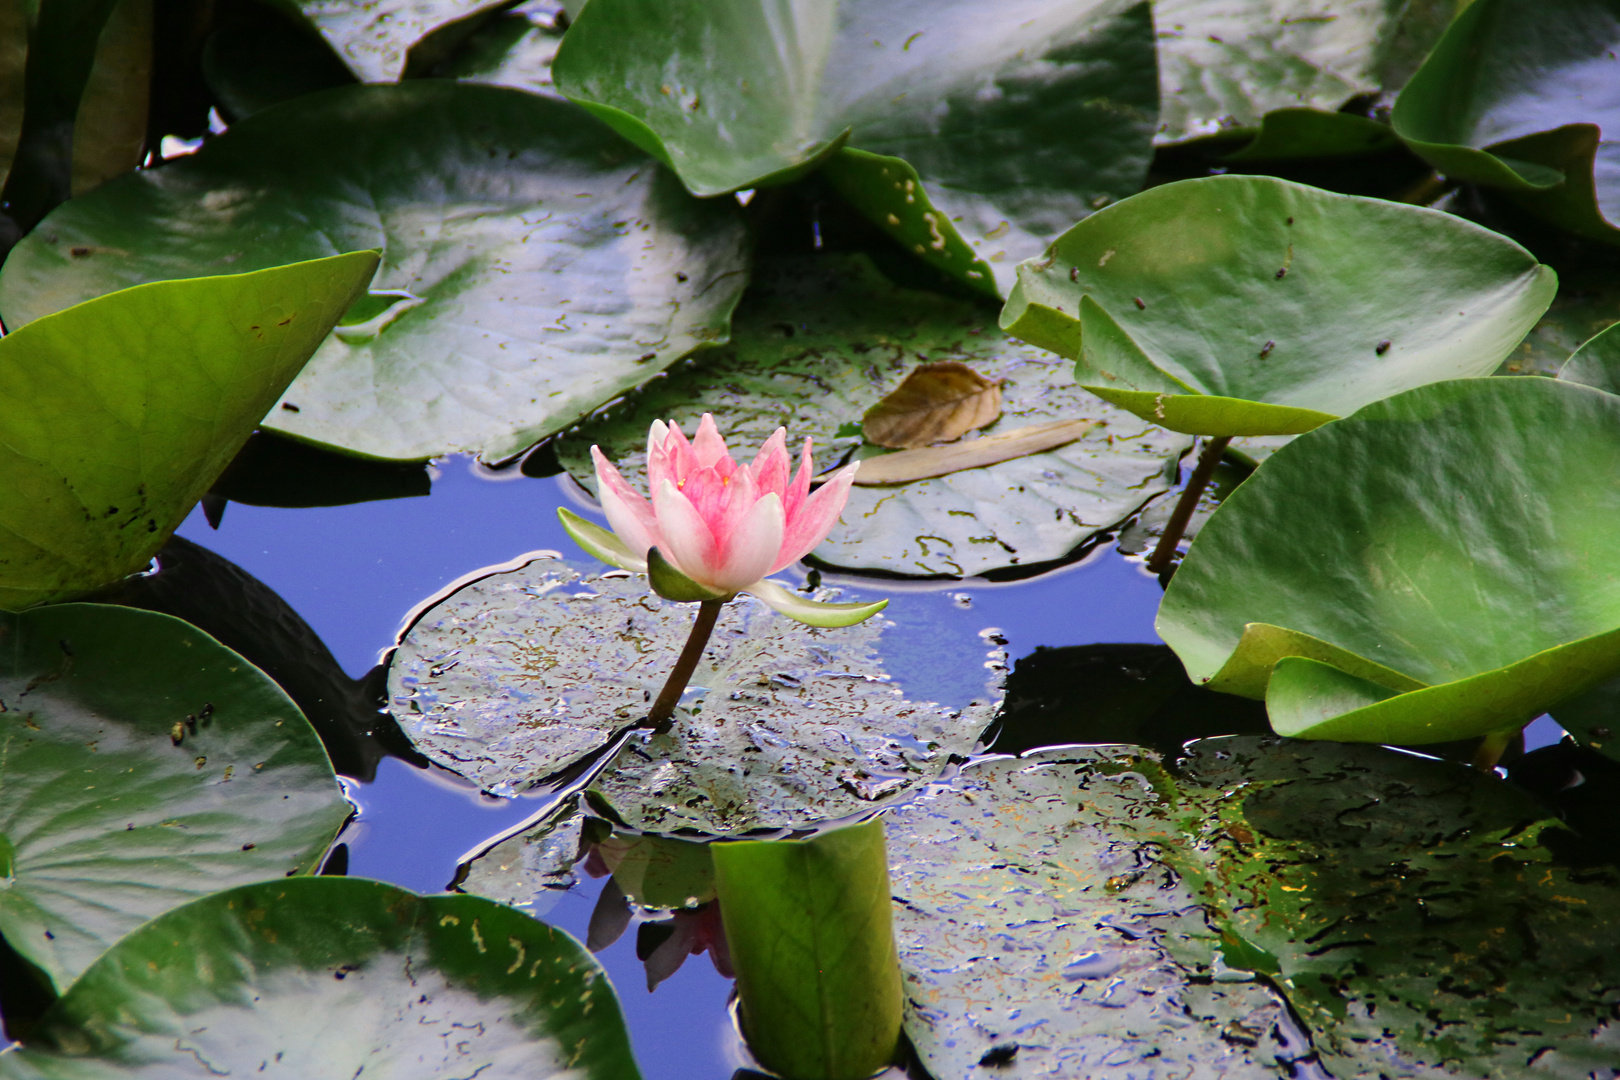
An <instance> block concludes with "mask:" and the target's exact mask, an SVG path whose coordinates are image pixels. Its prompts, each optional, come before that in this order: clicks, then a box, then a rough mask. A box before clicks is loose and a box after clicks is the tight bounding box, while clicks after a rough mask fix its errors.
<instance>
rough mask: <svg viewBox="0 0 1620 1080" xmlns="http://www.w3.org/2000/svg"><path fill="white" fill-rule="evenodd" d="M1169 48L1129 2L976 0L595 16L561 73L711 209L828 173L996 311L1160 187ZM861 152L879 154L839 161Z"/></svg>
mask: <svg viewBox="0 0 1620 1080" xmlns="http://www.w3.org/2000/svg"><path fill="white" fill-rule="evenodd" d="M1153 45H1154V43H1153V25H1152V18H1151V16H1150V13H1149V7H1148V5H1147V4H1145V3H1138V4H1135V5H1128V4H1124V3H1118V2H1112V0H1103V2H1098V0H1085V2H1078V3H1056V4H1054V3H1050V2H1046V0H1018V2H1016V3H1012V4H1003V5H1001V6H1000V7H999V8H997V9H996V11H995V12H994V13H993V14H987V13H986V12H985V10H984V9H983V7H982V6H981V5H979V4H976V3H970V2H964V0H951V2H941V3H934V4H931V5H928V6H927V7H926V8H922V7H916V6H913V5H906V4H900V3H894V2H892V0H843V2H841V3H828V4H822V5H816V6H814V7H811V8H804V9H802V10H800V9H792V13H791V14H785V13H781V12H778V10H777V8H776V6H775V5H774V4H771V3H765V2H761V0H750V2H747V3H737V4H705V5H699V6H697V7H694V8H686V7H678V6H671V5H669V4H667V3H662V2H658V0H592V3H591V4H590V5H589V6H588V7H586V8H585V10H584V11H583V12H582V13H581V14H580V16H579V19H578V20H577V21H576V22H575V23H574V24H573V25H572V26H571V27H569V30H568V35H567V37H566V38H565V39H564V42H563V46H562V48H561V50H560V51H559V52H558V54H557V60H556V65H555V76H556V80H557V85H558V87H559V88H561V89H562V91H563V92H564V93H565V94H567V95H568V96H569V97H570V98H571V99H573V100H574V101H577V102H579V103H580V104H582V105H585V106H586V107H587V108H589V109H591V110H592V111H593V112H595V113H596V114H597V115H598V116H600V117H601V118H602V119H603V120H604V121H605V122H606V123H608V124H609V125H611V126H613V127H614V129H615V130H617V131H619V132H620V133H621V134H623V135H624V136H625V137H626V138H629V139H630V140H631V141H633V142H635V143H636V144H637V145H639V146H641V147H643V148H644V149H646V150H648V151H649V152H650V153H653V154H655V155H658V156H659V158H660V159H661V160H663V161H666V162H668V163H670V164H671V165H672V167H673V168H674V169H675V171H676V172H678V173H679V174H680V176H681V179H682V180H684V181H685V182H686V185H687V187H689V188H690V189H691V190H692V191H694V192H696V193H697V194H699V195H714V194H720V193H723V192H728V191H734V190H736V189H738V188H752V187H757V186H761V185H768V184H773V183H778V182H781V181H784V180H788V179H791V178H793V177H795V176H799V175H802V174H804V173H805V172H808V171H810V170H812V169H814V168H817V167H819V166H821V165H822V164H827V165H828V166H829V169H830V170H831V171H830V175H831V177H832V179H833V180H834V183H835V184H836V185H837V186H839V187H840V188H842V189H844V190H845V192H846V194H849V195H851V197H852V201H853V202H854V203H855V204H856V205H857V206H858V207H860V208H861V209H862V211H863V212H865V213H866V214H868V215H869V216H870V217H871V218H872V220H873V221H875V222H876V223H877V224H878V225H880V226H881V227H883V228H885V229H888V230H889V231H890V232H892V233H894V234H895V235H896V236H898V237H900V238H901V239H902V241H903V242H904V243H905V244H906V246H907V247H908V248H910V249H913V250H915V252H916V254H918V255H919V256H920V257H922V258H924V259H927V260H929V261H930V262H933V263H934V264H935V265H937V266H939V267H940V268H941V269H944V270H945V271H946V272H948V273H951V274H954V275H955V276H957V277H958V278H960V279H961V280H963V281H964V282H966V283H968V284H969V285H972V286H974V287H976V288H979V289H981V290H982V291H985V292H987V293H989V294H991V295H995V294H997V292H998V290H999V291H1003V292H1004V291H1005V290H1006V289H1007V288H1008V287H1010V286H1011V284H1012V267H1013V265H1014V264H1015V263H1016V262H1017V261H1018V260H1019V259H1023V258H1027V257H1029V256H1031V255H1035V254H1038V253H1039V252H1040V250H1041V248H1042V247H1044V246H1045V244H1046V242H1047V241H1048V240H1050V239H1051V238H1052V237H1053V236H1055V235H1057V233H1058V232H1060V231H1061V230H1062V229H1064V228H1066V227H1068V226H1069V225H1071V224H1073V223H1074V221H1075V220H1076V219H1078V218H1081V217H1084V216H1085V215H1086V214H1087V213H1089V212H1091V211H1092V210H1094V209H1096V208H1097V207H1099V206H1103V205H1106V204H1107V203H1109V202H1112V201H1115V200H1118V199H1122V198H1124V197H1126V196H1128V195H1130V194H1131V193H1133V192H1134V191H1136V190H1137V189H1138V188H1139V187H1140V186H1141V184H1142V181H1143V179H1144V177H1145V176H1146V173H1147V166H1148V164H1149V160H1150V157H1151V140H1152V135H1153V128H1154V122H1155V117H1156V115H1157V107H1158V94H1157V80H1156V76H1155V70H1154V52H1153ZM846 140H847V145H848V146H849V147H850V148H851V149H854V150H859V151H862V152H863V155H864V156H857V157H856V158H854V159H844V160H842V161H840V160H838V159H837V157H836V156H835V155H837V154H838V152H839V148H840V147H842V146H844V145H845V144H846ZM874 155H876V156H878V157H880V158H882V159H884V160H882V161H874V160H872V159H873V156H874ZM912 170H914V171H912ZM920 189H926V193H924V191H922V190H920ZM992 278H999V280H991V279H992Z"/></svg>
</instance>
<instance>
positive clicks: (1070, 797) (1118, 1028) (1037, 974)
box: [886, 747, 1309, 1080]
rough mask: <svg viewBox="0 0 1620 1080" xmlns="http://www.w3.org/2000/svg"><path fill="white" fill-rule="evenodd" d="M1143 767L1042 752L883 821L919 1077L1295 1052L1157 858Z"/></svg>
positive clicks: (1234, 1067)
mask: <svg viewBox="0 0 1620 1080" xmlns="http://www.w3.org/2000/svg"><path fill="white" fill-rule="evenodd" d="M1146 775H1151V776H1153V777H1155V778H1158V777H1162V776H1163V771H1162V769H1161V768H1160V766H1159V765H1158V762H1157V758H1156V756H1155V755H1153V754H1151V753H1148V752H1146V751H1141V750H1137V749H1135V748H1130V747H1100V748H1087V749H1083V750H1069V751H1065V750H1046V751H1041V752H1038V753H1036V754H1033V755H1031V756H1030V757H1028V758H1024V759H1018V760H1015V759H1006V758H1003V759H1000V760H990V761H984V762H981V763H979V764H976V765H974V766H972V767H970V768H968V769H965V770H964V771H963V773H962V774H961V776H959V777H958V778H957V779H956V781H955V782H954V783H953V784H952V785H951V787H950V788H948V789H935V790H933V791H930V792H928V793H927V794H925V795H922V796H920V797H919V798H917V799H916V800H914V801H913V802H911V803H909V804H907V805H906V806H904V807H901V808H899V809H898V810H896V811H894V812H893V813H891V814H890V815H888V817H887V819H886V820H887V822H888V827H889V856H890V862H889V866H890V875H891V877H892V879H893V888H894V896H895V901H896V903H895V907H894V921H895V934H896V936H897V938H898V940H899V946H900V963H901V969H902V971H903V972H904V974H905V990H906V1022H905V1028H906V1034H907V1035H908V1036H910V1038H911V1042H912V1045H913V1046H915V1047H916V1048H917V1051H918V1054H919V1055H920V1056H921V1058H922V1061H923V1063H924V1065H926V1066H927V1068H928V1070H929V1072H930V1073H931V1074H933V1075H935V1076H976V1075H980V1074H983V1075H1002V1072H1001V1071H999V1070H993V1069H992V1068H991V1067H990V1066H995V1065H997V1064H998V1063H1002V1064H1005V1066H1006V1075H1011V1076H1020V1077H1036V1076H1039V1077H1047V1076H1050V1077H1061V1078H1065V1080H1068V1078H1072V1080H1126V1078H1131V1077H1140V1076H1143V1075H1198V1076H1224V1077H1235V1078H1236V1077H1241V1078H1245V1080H1247V1078H1251V1077H1252V1078H1260V1077H1269V1076H1273V1075H1275V1074H1274V1073H1273V1071H1272V1069H1271V1068H1268V1066H1273V1065H1274V1063H1277V1062H1279V1060H1287V1059H1291V1058H1299V1057H1303V1056H1305V1055H1306V1054H1307V1053H1308V1052H1309V1046H1308V1044H1304V1040H1303V1039H1299V1038H1297V1036H1296V1037H1295V1038H1289V1037H1288V1036H1287V1035H1286V1034H1284V1032H1285V1030H1287V1029H1291V1028H1292V1024H1291V1022H1290V1021H1289V1020H1288V1017H1287V1012H1286V1010H1285V1009H1284V1008H1283V1006H1282V1005H1281V1003H1280V1002H1279V1001H1278V1000H1277V999H1276V998H1275V997H1274V996H1273V995H1272V994H1271V993H1270V992H1268V990H1267V989H1266V988H1265V987H1264V986H1263V985H1262V984H1260V983H1257V982H1255V981H1252V979H1251V977H1249V976H1248V975H1247V974H1246V973H1243V972H1233V971H1231V970H1230V969H1229V968H1227V967H1226V966H1225V965H1224V964H1222V965H1219V966H1217V965H1216V963H1215V957H1216V955H1217V954H1216V952H1215V945H1216V944H1217V939H1216V937H1215V934H1214V933H1213V932H1212V931H1211V930H1210V929H1209V927H1208V926H1206V925H1205V924H1204V921H1203V919H1202V917H1201V914H1200V913H1199V911H1198V908H1197V899H1196V897H1195V894H1194V893H1193V892H1191V891H1189V890H1188V889H1187V887H1186V886H1184V885H1182V884H1180V883H1179V882H1177V881H1176V880H1175V879H1174V878H1173V877H1172V876H1170V875H1167V874H1166V872H1165V870H1164V868H1163V867H1162V866H1161V865H1155V864H1156V863H1157V862H1158V861H1159V860H1158V857H1157V855H1156V854H1155V852H1156V847H1157V845H1158V842H1159V839H1158V837H1157V836H1154V835H1153V833H1154V828H1155V827H1157V829H1159V830H1162V831H1169V832H1171V833H1172V834H1174V825H1173V824H1172V821H1173V818H1172V816H1171V814H1172V813H1173V810H1172V811H1171V812H1167V809H1168V808H1163V807H1161V805H1160V803H1159V801H1158V799H1157V798H1156V797H1155V795H1154V792H1153V789H1152V788H1151V787H1150V786H1149V785H1148V784H1147V783H1145V782H1144V777H1145V776H1146ZM1176 816H1179V815H1176ZM1141 819H1147V820H1146V821H1142V824H1143V825H1145V826H1147V827H1146V828H1142V829H1141V830H1140V832H1141V833H1145V834H1147V835H1138V825H1137V823H1138V822H1139V821H1141ZM1172 946H1174V948H1175V951H1174V953H1172V951H1171V950H1172ZM1199 951H1202V953H1203V958H1202V960H1199V959H1196V958H1194V956H1193V954H1194V953H1197V952H1199ZM980 1066H985V1067H983V1068H981V1067H980ZM1150 1070H1151V1072H1150ZM1280 1071H1282V1073H1283V1075H1288V1072H1287V1070H1286V1069H1284V1070H1280ZM1294 1075H1298V1074H1294Z"/></svg>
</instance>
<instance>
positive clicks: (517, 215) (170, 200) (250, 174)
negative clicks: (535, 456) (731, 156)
mask: <svg viewBox="0 0 1620 1080" xmlns="http://www.w3.org/2000/svg"><path fill="white" fill-rule="evenodd" d="M738 215H739V208H738V207H737V206H736V205H735V204H734V203H730V204H728V201H726V200H717V201H711V202H706V203H705V202H700V201H698V200H696V199H693V198H691V197H690V196H688V195H687V194H686V193H685V192H684V191H682V190H681V188H680V185H679V183H677V182H676V181H675V179H674V178H673V177H671V176H669V175H668V174H666V173H664V172H663V171H662V170H660V169H659V168H657V167H656V166H655V165H654V164H653V163H652V162H651V161H650V160H648V159H647V158H645V157H643V156H641V155H640V154H637V153H636V152H635V151H634V150H632V149H631V148H629V147H628V146H625V145H624V144H623V143H622V142H620V141H619V140H618V139H617V138H616V137H615V136H614V135H613V134H612V133H611V132H608V131H606V130H604V129H603V128H602V127H601V126H600V125H598V124H596V123H595V122H594V121H592V120H591V119H590V118H589V117H588V116H586V115H585V114H584V113H582V112H581V111H580V110H578V109H576V108H574V107H573V106H570V105H568V104H566V103H564V102H559V101H551V100H547V99H543V98H539V97H536V96H534V95H532V94H525V93H522V92H520V91H516V90H507V89H501V88H497V87H488V86H473V85H464V84H455V83H450V82H441V81H436V80H434V81H420V82H416V83H412V84H406V85H400V86H356V87H347V88H340V89H336V90H330V91H327V92H325V93H320V94H314V95H309V96H306V97H302V98H298V99H296V100H294V101H290V102H287V103H285V104H283V105H280V106H277V107H275V108H271V109H266V110H264V111H263V112H259V113H255V114H254V115H252V116H250V117H248V119H246V120H244V121H242V122H241V123H239V124H237V125H236V126H234V127H232V128H231V130H230V131H229V132H227V133H226V134H224V135H222V136H220V137H218V138H216V139H212V140H210V141H209V142H208V144H207V145H206V146H204V147H203V149H202V150H200V151H198V152H197V153H196V154H194V155H192V156H190V157H188V158H186V159H184V160H183V161H177V162H174V163H172V164H169V165H166V166H165V167H164V168H162V169H150V170H143V171H142V172H139V173H136V174H134V175H130V176H126V177H121V178H119V179H118V180H116V181H113V182H111V183H108V184H105V185H103V186H102V187H101V188H99V189H97V190H96V191H95V192H94V193H92V194H91V195H89V196H87V197H85V198H83V199H76V200H74V201H73V202H72V203H70V204H67V205H65V206H63V207H61V208H60V209H59V210H57V211H56V213H55V214H53V215H52V217H51V218H50V221H49V223H48V224H45V225H43V226H42V227H41V228H39V229H37V230H36V231H35V232H34V233H33V234H32V235H30V236H29V237H27V238H26V239H25V240H24V241H23V242H22V243H20V244H19V245H18V246H17V248H16V249H15V250H13V252H12V254H11V257H10V258H9V259H8V260H7V262H6V265H5V268H4V271H3V272H0V312H3V313H5V315H6V318H7V320H8V325H21V324H24V323H27V322H29V321H30V320H32V319H36V318H38V317H39V316H41V315H44V314H46V313H48V312H50V311H53V310H56V309H57V308H60V307H64V306H66V305H67V304H70V303H73V302H75V301H77V300H79V299H82V298H85V297H88V296H94V295H97V294H99V293H102V292H108V291H111V290H112V289H116V288H121V287H123V286H126V285H130V284H134V283H136V282H139V281H146V280H151V279H154V278H177V277H194V276H198V275H201V274H207V273H217V272H218V270H219V269H220V268H221V267H225V266H229V267H232V268H235V269H245V268H248V267H251V266H260V265H275V264H278V263H283V262H288V261H291V260H294V259H299V258H306V257H309V256H313V255H320V254H326V253H329V252H330V251H331V250H332V249H333V247H334V246H336V247H339V248H342V247H377V248H379V249H380V250H381V251H382V253H383V262H382V266H381V268H380V269H379V271H378V274H377V277H376V280H375V281H374V282H373V284H372V292H371V294H370V296H369V297H368V298H367V299H366V300H365V301H364V302H362V303H360V304H357V305H356V306H355V308H354V309H353V310H351V311H350V313H349V314H348V316H347V317H346V318H345V320H344V323H343V325H341V326H340V327H339V328H338V330H337V332H336V333H335V334H334V335H332V337H331V338H329V339H328V340H327V342H326V343H325V344H324V345H323V346H322V347H321V349H320V351H319V352H317V353H316V355H315V357H314V359H313V360H312V361H311V362H310V364H309V367H308V369H307V370H306V371H305V372H304V374H303V375H302V376H300V378H299V379H298V381H297V382H295V383H294V384H293V386H292V388H291V389H290V390H289V391H288V393H287V394H286V395H285V397H284V398H283V399H282V401H281V405H280V407H279V408H277V409H276V410H274V412H272V414H271V416H270V417H269V418H267V420H266V424H267V425H268V426H270V427H272V428H274V429H276V430H278V431H282V432H285V433H287V434H289V435H293V436H296V437H298V438H301V439H305V440H308V441H312V442H319V443H325V444H327V445H330V446H335V447H340V448H343V449H346V450H349V451H351V452H354V453H358V454H364V455H368V456H372V457H380V458H398V459H411V458H425V457H431V456H434V455H437V454H443V453H447V452H451V451H476V452H478V453H480V454H482V455H483V456H484V457H485V458H486V459H502V458H506V457H510V456H511V455H513V454H515V453H517V452H518V451H520V450H522V449H523V448H524V447H526V446H528V445H529V444H530V443H532V442H534V441H535V440H536V439H539V438H541V437H543V436H545V435H547V434H550V433H551V432H553V431H555V430H557V429H558V428H560V427H562V426H564V425H566V424H569V423H572V422H574V421H575V420H577V419H578V418H579V417H580V416H582V415H584V414H586V413H588V412H590V411H591V410H593V409H595V408H596V407H598V406H599V405H601V404H602V402H604V401H606V400H608V399H610V398H612V397H613V396H614V395H616V394H620V393H622V392H624V391H625V390H627V389H629V388H630V387H633V386H635V385H637V384H638V383H641V382H644V381H646V380H647V379H649V378H651V377H652V376H653V375H655V374H656V373H657V372H659V371H660V370H662V369H663V368H665V367H667V366H668V365H669V364H671V363H674V362H675V361H676V360H678V359H679V358H681V357H683V356H685V355H686V354H687V353H689V352H691V351H692V350H693V349H696V348H698V347H699V346H701V345H705V344H711V343H713V342H716V341H722V340H724V339H725V337H726V332H727V330H726V328H727V325H728V321H729V319H730V314H731V308H732V305H733V304H734V303H735V302H736V299H737V297H738V295H739V294H740V293H741V291H742V288H743V284H744V281H745V278H746V275H745V273H744V269H745V267H746V254H745V251H744V237H743V231H742V223H741V220H740V218H739V216H738ZM75 251H78V252H80V254H78V255H74V254H73V253H74V252H75ZM86 252H88V253H86Z"/></svg>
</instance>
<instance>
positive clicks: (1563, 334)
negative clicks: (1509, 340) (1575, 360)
mask: <svg viewBox="0 0 1620 1080" xmlns="http://www.w3.org/2000/svg"><path fill="white" fill-rule="evenodd" d="M1601 250H1603V251H1604V253H1607V249H1601ZM1616 320H1620V267H1616V266H1615V265H1614V261H1613V260H1612V259H1601V260H1598V259H1594V260H1592V261H1591V262H1590V263H1588V264H1587V265H1583V266H1575V267H1566V268H1561V269H1560V270H1559V272H1558V295H1557V297H1555V298H1554V299H1553V302H1552V306H1551V307H1549V308H1548V309H1547V311H1546V313H1545V314H1544V315H1542V317H1541V321H1540V322H1538V323H1536V325H1535V328H1534V329H1532V330H1531V331H1530V333H1529V335H1528V336H1526V337H1525V339H1524V340H1523V341H1522V342H1520V343H1519V347H1518V348H1516V349H1514V350H1513V352H1512V353H1510V354H1509V355H1508V357H1507V359H1506V360H1505V361H1503V363H1502V366H1501V367H1500V368H1498V369H1497V372H1496V374H1498V375H1545V376H1547V377H1548V378H1552V377H1553V376H1556V375H1557V374H1558V372H1559V369H1560V368H1562V367H1563V366H1564V364H1565V363H1566V362H1567V361H1568V360H1569V357H1570V354H1571V353H1573V352H1574V351H1575V350H1576V349H1578V348H1580V346H1581V345H1582V343H1584V342H1586V341H1589V340H1590V339H1592V338H1593V337H1595V336H1596V335H1597V334H1598V333H1600V332H1601V331H1603V330H1605V329H1607V328H1608V327H1610V326H1612V325H1614V323H1615V321H1616Z"/></svg>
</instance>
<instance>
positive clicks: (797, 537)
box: [760, 449, 860, 577]
mask: <svg viewBox="0 0 1620 1080" xmlns="http://www.w3.org/2000/svg"><path fill="white" fill-rule="evenodd" d="M804 459H805V461H806V462H807V463H808V462H809V460H810V452H809V450H808V449H806V450H805V455H804ZM859 467H860V462H858V461H856V462H852V463H850V464H848V465H846V466H844V467H843V468H842V469H839V470H838V471H837V472H835V473H833V475H832V477H831V479H829V480H828V481H827V482H826V483H824V484H822V485H821V487H820V489H819V490H817V491H816V493H815V494H814V495H811V496H810V497H809V498H808V499H806V500H804V503H803V504H802V505H801V506H800V507H799V512H798V513H797V514H795V515H793V517H792V518H791V519H790V520H789V521H788V522H787V527H786V528H785V529H784V530H783V535H782V547H781V550H780V551H779V552H778V553H777V556H776V561H775V562H774V563H772V564H771V568H770V569H769V570H767V571H766V573H768V574H774V573H776V572H777V571H778V570H780V569H782V568H783V567H784V566H791V565H792V564H793V563H796V562H798V561H799V560H800V559H802V558H804V557H805V556H806V555H808V554H810V552H811V551H812V550H813V549H814V548H815V546H816V545H817V544H819V543H821V542H822V541H823V540H825V539H827V534H828V533H830V532H832V527H833V525H835V524H836V523H837V521H838V515H839V514H841V513H843V511H844V504H845V503H846V502H848V501H849V489H850V486H851V485H853V484H854V483H855V470H856V469H857V468H859ZM800 471H801V475H802V472H803V470H802V469H801V470H800ZM760 576H761V577H763V576H764V575H763V574H762V575H760Z"/></svg>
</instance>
